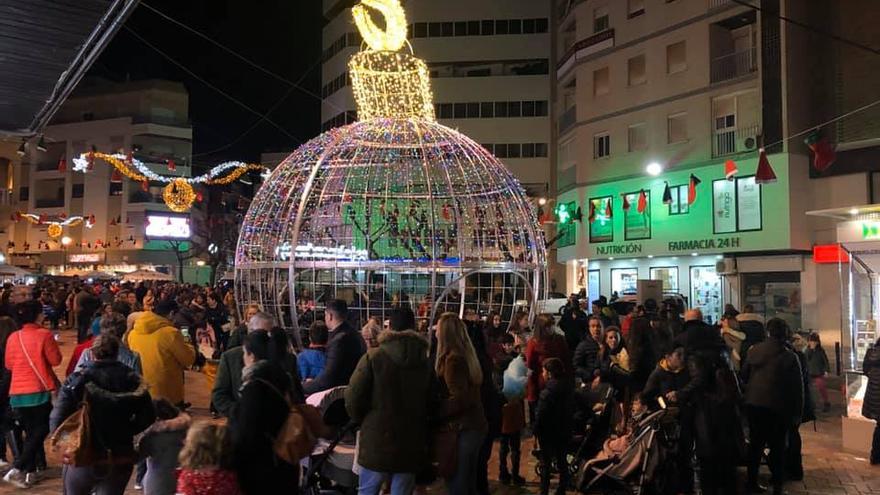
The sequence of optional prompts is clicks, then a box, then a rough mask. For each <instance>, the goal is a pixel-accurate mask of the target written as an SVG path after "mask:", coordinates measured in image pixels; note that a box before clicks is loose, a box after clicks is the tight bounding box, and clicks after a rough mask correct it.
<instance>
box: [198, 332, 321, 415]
mask: <svg viewBox="0 0 880 495" xmlns="http://www.w3.org/2000/svg"><path fill="white" fill-rule="evenodd" d="M243 356H244V347H241V346H239V347H234V348H232V349H229V350H228V351H226V352H224V353H223V354H222V355H220V364H219V365H218V366H217V376H216V377H214V388H213V389H211V403H213V404H214V408H215V409H216V410H217V412H218V413H220V415H221V416H226V417H229V415H230V414H231V413H232V407H233V406H234V405H235V404H236V403H237V402H238V401H239V400H240V399H241V370H242V368H244V360H243ZM282 368H283V369H284V371H286V372H287V375H288V377H289V378H290V384H291V389H290V396H291V400H292V401H293V403H294V404H302V403H303V402H305V395H304V394H303V391H302V383H301V380H300V379H299V370H298V369H297V358H296V356H294V355H293V354H288V355H287V360H286V361H285V363H284V364H283V366H282Z"/></svg>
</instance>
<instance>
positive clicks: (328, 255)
mask: <svg viewBox="0 0 880 495" xmlns="http://www.w3.org/2000/svg"><path fill="white" fill-rule="evenodd" d="M291 251H292V250H291V247H290V244H288V243H284V244H282V245H280V246H278V247H277V248H275V256H276V257H278V259H279V260H281V261H290V255H291ZM293 251H294V252H295V253H296V257H297V258H299V259H315V260H338V261H366V260H367V257H368V255H369V253H368V252H367V250H366V249H357V248H355V247H346V246H335V247H334V246H315V245H313V244H312V243H309V244H305V245H299V246H297V247H296V249H295V250H293Z"/></svg>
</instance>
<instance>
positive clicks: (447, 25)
mask: <svg viewBox="0 0 880 495" xmlns="http://www.w3.org/2000/svg"><path fill="white" fill-rule="evenodd" d="M453 26H454V25H453V23H451V22H444V23H442V24H440V35H441V36H444V37H447V38H448V37H450V36H452V35H453V34H455V28H454V27H453Z"/></svg>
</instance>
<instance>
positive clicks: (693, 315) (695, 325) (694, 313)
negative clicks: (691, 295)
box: [672, 308, 717, 357]
mask: <svg viewBox="0 0 880 495" xmlns="http://www.w3.org/2000/svg"><path fill="white" fill-rule="evenodd" d="M715 335H716V336H717V332H716V334H715ZM707 338H711V328H710V327H709V325H708V324H706V322H704V321H703V312H702V311H700V309H699V308H693V309H689V310H687V312H685V314H684V325H683V326H682V330H681V332H680V333H679V334H678V335H676V336H675V338H674V339H673V344H672V345H673V347H676V348H677V347H682V348H684V350H685V355H687V350H688V349H689V348H691V347H704V345H703V344H705V343H706V342H705V341H706V339H707ZM685 357H687V356H685Z"/></svg>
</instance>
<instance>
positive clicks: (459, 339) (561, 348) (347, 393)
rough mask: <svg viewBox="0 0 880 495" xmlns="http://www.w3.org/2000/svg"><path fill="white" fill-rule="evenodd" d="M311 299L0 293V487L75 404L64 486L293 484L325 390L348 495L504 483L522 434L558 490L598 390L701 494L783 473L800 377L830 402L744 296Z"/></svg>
mask: <svg viewBox="0 0 880 495" xmlns="http://www.w3.org/2000/svg"><path fill="white" fill-rule="evenodd" d="M324 306H325V307H324V310H323V315H322V316H318V315H316V317H315V319H314V321H313V322H312V323H311V325H310V326H309V327H308V328H307V329H304V332H303V335H302V337H303V338H302V340H303V341H304V345H303V348H302V349H295V348H294V345H293V342H292V340H291V339H290V336H289V334H288V332H287V331H285V330H284V329H283V328H281V327H279V325H278V322H277V321H276V320H275V319H274V317H273V316H272V315H270V314H267V313H265V312H263V311H262V310H261V308H260V307H259V305H257V304H247V305H245V306H244V307H242V308H241V313H239V311H238V309H237V307H236V304H235V302H234V301H233V298H232V295H231V294H230V292H229V291H224V290H222V289H220V288H205V287H198V286H189V285H185V284H175V283H162V284H155V285H151V284H137V285H130V284H123V285H119V284H110V283H97V284H89V285H87V284H80V283H67V284H63V283H56V282H51V281H41V282H40V283H39V284H38V285H36V286H14V287H6V288H4V290H3V291H2V293H0V347H2V349H0V351H2V352H0V357H2V358H3V359H4V363H2V364H3V367H0V370H2V380H0V393H2V395H0V415H2V418H0V429H2V430H3V431H0V442H3V441H4V440H5V438H6V437H7V435H6V433H7V431H9V432H12V433H13V435H10V437H11V438H16V439H17V440H15V441H13V442H12V443H13V445H11V446H10V447H12V449H11V450H12V452H13V453H14V455H15V456H14V462H13V463H12V465H11V468H10V469H9V471H8V472H7V474H6V475H5V476H4V478H3V480H4V481H6V482H9V483H12V484H14V485H16V486H18V487H28V486H31V485H33V484H35V483H37V482H39V479H40V476H41V473H42V472H44V470H45V468H46V455H45V452H44V442H45V440H46V438H47V436H49V435H50V433H51V432H56V433H55V434H53V436H52V438H51V439H50V442H49V443H50V444H52V445H56V442H57V441H58V438H56V437H59V434H58V433H57V432H60V431H65V428H66V427H68V428H69V426H70V425H74V424H75V423H76V420H77V419H79V420H81V418H82V417H87V418H88V421H89V422H90V423H89V424H91V425H94V426H96V427H94V428H91V429H89V431H88V434H87V437H88V438H87V443H88V449H83V448H80V449H79V450H77V451H76V453H75V454H76V455H74V453H70V452H67V453H66V457H63V459H62V462H63V463H64V466H63V477H64V487H65V493H69V494H89V493H92V492H93V491H95V490H97V493H107V494H113V493H123V491H124V489H125V487H126V486H127V484H128V483H129V482H130V480H131V478H132V476H134V478H135V484H136V487H137V488H142V489H144V491H145V493H147V494H150V495H152V494H165V493H168V494H174V493H184V494H190V493H199V494H212V493H217V494H237V493H244V494H257V493H268V492H272V493H297V492H298V490H299V489H300V478H301V475H302V472H301V468H300V466H299V465H297V464H296V463H295V462H290V460H289V459H284V458H283V457H282V456H280V455H279V453H278V448H277V444H278V441H279V437H281V436H282V435H285V434H286V431H287V429H288V425H287V422H288V420H289V415H290V414H291V410H292V407H293V408H294V409H295V406H296V405H300V404H304V403H305V401H306V398H307V397H308V396H310V395H312V394H317V393H321V392H325V391H328V390H332V389H335V388H337V387H345V389H344V402H345V409H346V411H347V413H348V416H349V417H350V419H351V421H352V423H354V424H356V425H358V431H359V433H358V455H357V474H358V484H359V486H358V492H359V493H362V494H376V495H378V494H379V493H384V492H383V490H386V491H387V490H390V493H392V494H395V495H396V494H410V493H414V492H421V491H423V490H424V489H425V488H426V487H427V486H430V485H432V484H434V483H436V482H438V481H442V482H443V483H445V486H446V489H447V491H448V493H451V494H456V495H457V494H466V495H470V494H480V495H487V494H488V493H489V475H488V472H489V461H490V458H491V457H492V453H493V451H495V449H497V452H498V456H497V459H498V463H499V466H498V473H499V475H498V481H499V482H501V483H503V484H510V485H514V486H523V485H524V484H525V483H526V480H525V476H524V474H525V473H524V472H523V464H524V463H523V445H524V444H523V440H524V439H525V438H528V437H529V436H534V438H535V441H536V449H535V450H534V451H533V452H532V454H533V455H535V456H536V457H537V458H538V459H537V460H538V462H539V465H540V466H542V467H541V469H539V474H540V493H542V494H546V493H549V491H550V489H551V487H552V486H554V485H555V492H556V493H565V492H566V491H570V490H572V483H573V480H572V479H571V476H570V475H571V473H570V471H569V469H568V468H567V466H568V463H569V459H568V456H569V454H570V452H569V450H568V446H569V443H570V440H571V438H572V436H575V435H577V434H579V433H581V432H579V431H577V429H578V428H580V427H581V424H582V423H581V422H580V419H582V417H583V416H585V415H586V416H590V415H595V414H596V413H597V412H598V411H600V407H599V406H601V404H602V403H603V399H602V398H603V397H611V398H613V404H614V406H613V411H611V417H612V418H613V420H612V423H613V424H612V426H613V427H612V431H611V435H610V436H609V438H608V439H607V441H608V442H612V443H611V444H610V445H609V448H614V446H615V445H617V444H622V445H624V446H625V445H626V444H627V442H628V441H629V439H630V436H628V433H629V430H628V428H630V427H631V425H632V424H633V422H634V419H635V418H636V417H641V416H639V415H640V414H641V413H640V412H639V411H643V410H648V411H650V410H658V409H669V410H673V411H675V414H674V418H675V421H676V424H677V429H678V435H677V436H676V439H677V440H676V442H677V445H676V449H675V462H674V463H672V464H670V465H671V466H674V469H673V470H671V472H669V473H665V476H667V477H669V478H670V479H671V480H672V481H671V484H670V485H669V487H670V488H669V489H670V492H669V493H694V491H695V482H698V483H699V489H700V491H701V492H702V493H705V494H714V493H736V487H737V466H740V465H745V466H746V476H747V479H746V488H747V489H748V490H749V491H750V492H753V493H760V492H763V491H765V490H766V489H765V488H764V487H763V486H761V485H760V484H759V476H758V474H759V468H760V465H761V460H762V457H763V455H764V451H765V448H766V449H769V454H768V455H767V460H768V464H769V467H770V472H771V482H772V490H773V492H774V493H782V490H783V486H784V483H785V482H786V481H788V480H794V479H800V478H802V477H803V468H802V464H801V453H800V435H799V431H798V427H799V425H800V424H802V423H804V422H807V421H810V420H812V419H814V418H815V411H814V407H813V400H812V397H813V389H815V391H816V392H817V393H818V396H820V397H821V399H822V401H823V402H822V405H823V407H824V409H825V410H826V411H827V410H828V407H829V400H828V396H827V387H826V384H825V377H826V375H827V374H828V371H829V365H828V358H827V355H826V354H825V351H824V350H823V349H822V346H821V342H820V339H819V337H818V335H816V334H809V335H799V334H797V333H793V332H792V331H791V330H790V329H789V327H788V325H787V324H786V323H785V321H783V320H781V319H777V318H774V319H770V320H769V321H766V322H764V321H763V319H762V318H761V317H760V316H759V315H757V314H755V313H754V311H753V310H752V309H751V308H749V307H745V308H744V311H743V312H742V313H738V312H737V311H736V310H735V309H733V308H732V307H728V308H726V311H725V313H724V317H723V318H722V319H721V321H720V325H719V326H712V325H709V324H707V323H705V322H704V321H703V318H702V315H701V314H700V311H699V310H697V309H690V310H687V311H684V309H683V308H681V307H679V306H678V305H677V304H676V303H675V302H674V301H667V302H664V303H661V304H659V305H658V304H657V303H655V302H654V301H646V302H645V304H644V305H639V306H637V307H635V308H634V309H633V310H632V311H631V312H629V314H626V315H619V314H617V312H616V311H615V310H614V309H613V308H612V307H611V306H609V305H608V304H607V302H606V301H605V299H604V298H600V299H599V300H597V301H593V302H592V303H591V306H590V308H589V309H590V311H589V312H588V311H587V308H586V304H585V302H584V301H580V300H579V299H578V298H577V297H576V296H573V297H572V298H571V300H570V302H569V304H568V305H567V306H566V307H565V308H564V310H563V311H562V314H561V316H560V317H559V318H558V319H557V318H555V317H554V316H552V315H544V314H542V315H537V316H535V317H534V318H532V319H530V317H529V315H528V314H526V313H515V314H513V315H512V317H511V318H510V322H506V321H504V318H503V317H502V315H501V314H498V313H494V312H491V313H489V314H488V315H487V316H486V317H485V318H482V319H481V318H479V317H478V316H477V314H476V313H475V312H474V311H470V310H469V311H465V312H464V315H463V316H464V317H463V318H460V317H459V315H457V314H454V313H444V314H442V315H437V316H438V317H437V318H436V320H435V321H434V322H426V321H425V319H424V318H423V316H424V315H420V314H418V313H419V312H418V311H415V312H414V311H413V308H411V307H410V306H409V305H408V304H397V305H394V307H392V308H390V309H388V310H387V311H384V312H385V315H384V316H385V317H387V319H386V320H382V319H380V318H378V317H376V316H373V317H371V318H368V319H367V322H366V324H365V325H364V326H363V327H362V328H360V329H357V328H356V327H355V326H353V324H352V320H353V319H354V318H351V314H350V311H349V309H348V306H347V304H346V302H345V301H342V300H329V301H327V302H326V303H325V304H324ZM682 315H683V317H682ZM429 323H432V324H429ZM59 329H70V330H71V331H74V332H75V333H76V336H77V343H78V345H77V346H76V348H75V349H74V350H73V353H72V356H71V361H70V363H71V364H70V365H69V366H68V367H67V376H66V377H65V379H64V380H63V382H62V381H61V380H59V378H57V377H56V375H55V373H54V371H53V368H55V367H57V366H59V365H60V364H61V361H62V354H61V351H60V349H59V346H58V343H57V339H56V338H55V333H54V332H57V331H59ZM200 344H202V345H203V347H207V348H210V349H211V351H210V354H211V356H204V355H202V353H201V352H199V350H198V349H199V347H200ZM207 359H215V360H216V362H217V371H216V377H215V379H214V382H213V388H212V390H211V411H212V413H213V415H214V416H215V418H213V419H201V420H196V419H194V418H193V417H191V416H190V415H189V414H188V413H187V409H188V408H189V407H190V404H189V403H188V402H186V397H185V392H184V390H185V389H184V370H187V369H190V368H192V367H194V366H195V367H198V366H201V365H202V364H204V362H205V361H206V360H207ZM876 360H877V362H878V363H880V357H876ZM866 369H868V366H867V365H866ZM875 369H880V364H877V365H876V367H875ZM878 389H880V388H878ZM878 401H880V399H878ZM609 403H612V402H609ZM84 405H85V406H84ZM86 406H87V409H86V411H85V412H86V413H87V416H86V415H85V414H84V413H83V410H84V408H86ZM878 410H880V408H878ZM878 415H880V413H878ZM56 430H57V431H56ZM614 442H617V443H614ZM0 447H2V450H0V465H5V464H6V463H7V462H8V460H7V458H6V457H5V454H6V445H5V443H2V444H0ZM84 451H86V452H87V453H88V455H85V457H86V458H85V459H84V458H83V456H84V454H83V452H84ZM63 453H64V452H63ZM694 459H696V464H694V462H693V460H694ZM872 459H873V457H872ZM695 473H696V474H695ZM553 477H558V480H557V481H556V483H555V484H554V483H553V479H552V478H553Z"/></svg>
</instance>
